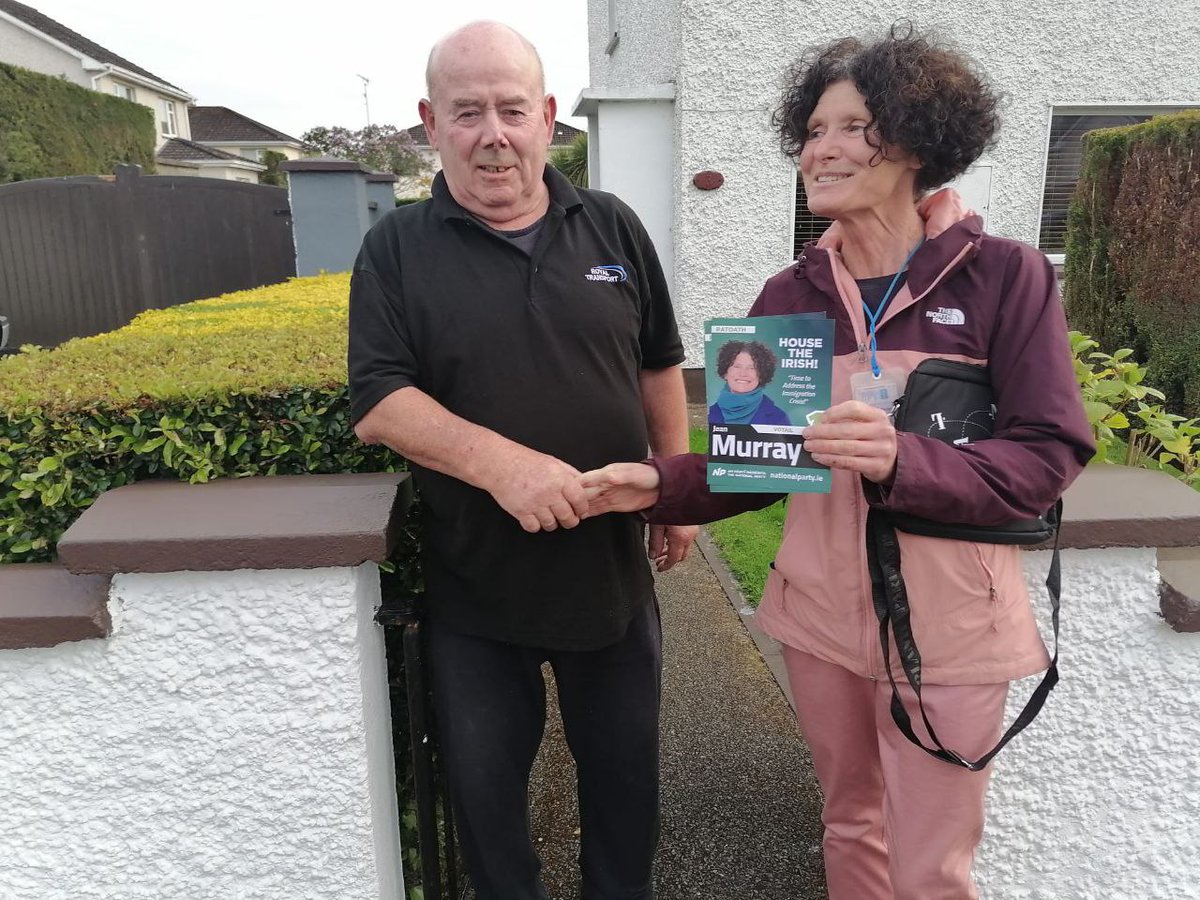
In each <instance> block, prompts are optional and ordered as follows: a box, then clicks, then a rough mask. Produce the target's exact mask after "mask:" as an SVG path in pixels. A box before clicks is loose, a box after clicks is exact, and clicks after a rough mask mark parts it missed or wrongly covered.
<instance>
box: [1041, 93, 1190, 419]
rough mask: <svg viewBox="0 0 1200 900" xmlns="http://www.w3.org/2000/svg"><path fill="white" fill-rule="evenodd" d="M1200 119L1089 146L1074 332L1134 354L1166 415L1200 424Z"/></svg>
mask: <svg viewBox="0 0 1200 900" xmlns="http://www.w3.org/2000/svg"><path fill="white" fill-rule="evenodd" d="M1197 248H1200V112H1197V111H1191V112H1185V113H1176V114H1172V115H1166V116H1158V117H1156V118H1154V119H1151V120H1150V121H1148V122H1145V123H1142V124H1140V125H1131V126H1127V127H1124V128H1109V129H1102V130H1099V131H1093V132H1091V133H1090V134H1088V135H1086V136H1085V137H1084V141H1083V166H1082V171H1081V172H1080V178H1079V186H1078V188H1077V189H1076V192H1075V196H1074V198H1073V199H1072V201H1071V207H1070V212H1069V215H1068V220H1067V253H1066V269H1065V273H1064V274H1065V282H1066V290H1065V300H1066V304H1067V314H1068V317H1069V318H1070V320H1071V324H1072V326H1073V327H1074V328H1077V329H1079V330H1081V331H1085V332H1089V333H1090V334H1091V335H1092V336H1093V337H1094V338H1095V339H1096V340H1098V341H1099V342H1100V345H1101V346H1102V347H1104V348H1105V349H1108V350H1110V351H1111V350H1113V349H1115V348H1118V347H1130V348H1132V349H1133V350H1134V353H1135V358H1136V359H1137V360H1138V362H1140V363H1142V364H1144V365H1145V366H1146V369H1147V376H1146V378H1147V381H1149V382H1151V383H1153V384H1155V385H1156V386H1157V387H1159V388H1160V389H1161V390H1162V391H1163V392H1164V393H1165V394H1166V406H1167V408H1168V409H1172V410H1175V411H1177V412H1179V413H1182V414H1184V415H1186V416H1189V417H1191V416H1197V415H1200V252H1198V251H1197Z"/></svg>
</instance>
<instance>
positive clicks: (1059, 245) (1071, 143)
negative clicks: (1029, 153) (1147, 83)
mask: <svg viewBox="0 0 1200 900" xmlns="http://www.w3.org/2000/svg"><path fill="white" fill-rule="evenodd" d="M1179 109H1181V107H1177V106H1170V107H1168V106H1163V107H1145V106H1140V107H1095V108H1088V107H1083V108H1081V107H1063V108H1061V109H1056V110H1054V112H1053V115H1052V116H1051V119H1050V143H1049V146H1048V147H1047V149H1046V180H1045V182H1044V184H1043V189H1042V218H1041V223H1040V227H1039V229H1038V248H1039V249H1040V250H1041V251H1042V252H1043V253H1050V254H1058V253H1063V252H1065V251H1066V240H1067V208H1068V207H1069V206H1070V205H1071V195H1072V194H1074V193H1075V186H1076V185H1077V184H1078V183H1079V169H1080V167H1081V165H1082V164H1083V136H1084V135H1085V134H1086V133H1087V132H1089V131H1095V130H1096V129H1097V128H1116V127H1119V126H1121V125H1136V124H1137V123H1138V122H1145V121H1146V120H1147V119H1149V118H1150V117H1151V116H1157V115H1162V114H1163V113H1170V112H1177V111H1179Z"/></svg>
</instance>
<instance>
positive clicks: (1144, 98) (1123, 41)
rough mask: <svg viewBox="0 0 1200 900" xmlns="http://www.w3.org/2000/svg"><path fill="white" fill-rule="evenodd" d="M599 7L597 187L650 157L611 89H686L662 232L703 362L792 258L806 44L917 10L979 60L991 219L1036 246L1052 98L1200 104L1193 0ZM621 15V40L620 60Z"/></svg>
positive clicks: (595, 28)
mask: <svg viewBox="0 0 1200 900" xmlns="http://www.w3.org/2000/svg"><path fill="white" fill-rule="evenodd" d="M588 8H589V46H590V52H589V58H590V63H591V85H590V86H589V88H587V89H585V91H584V95H583V97H582V98H581V102H583V103H585V104H586V101H587V98H588V97H589V96H590V97H592V98H595V100H594V102H595V105H596V109H595V110H594V111H592V112H589V113H587V114H588V115H589V131H590V132H592V133H593V134H595V133H596V129H595V128H594V127H593V121H592V119H596V120H598V121H599V124H600V130H601V139H600V141H599V146H598V147H597V148H596V151H595V152H596V155H597V156H598V159H597V163H598V165H597V166H596V167H595V168H597V169H598V172H599V175H600V178H599V181H598V182H597V183H596V186H597V187H600V188H604V189H608V184H609V183H610V179H616V178H617V175H616V172H617V170H619V169H622V168H637V167H639V166H642V165H643V158H642V154H640V153H638V152H636V151H635V149H634V148H631V147H626V146H623V145H620V144H606V143H605V142H604V140H603V122H604V117H605V112H606V108H609V107H611V106H612V105H614V104H616V103H620V102H622V100H620V99H612V100H606V99H605V97H606V95H611V94H619V95H622V96H624V97H630V96H636V95H637V94H638V92H639V91H643V92H645V91H651V90H653V89H655V88H660V87H661V86H663V85H669V86H673V88H674V100H673V105H674V122H675V131H674V136H673V139H674V147H673V156H674V159H675V164H674V168H673V171H672V172H671V173H670V182H671V185H672V190H671V194H672V199H671V211H670V216H671V222H672V223H673V224H672V227H671V228H670V229H668V230H666V231H663V230H661V229H660V230H659V232H658V233H656V232H655V231H651V236H652V237H653V238H654V239H655V241H656V242H657V243H660V245H661V244H662V243H670V244H671V245H672V247H673V249H672V250H671V251H668V252H670V254H671V255H672V257H673V259H674V270H675V273H676V274H675V278H674V284H673V289H674V298H675V303H676V309H677V313H678V315H679V319H680V327H681V331H682V333H683V337H684V343H685V346H686V347H687V349H688V353H689V362H688V363H687V364H688V365H699V364H700V361H701V359H702V354H701V343H702V342H701V324H702V322H703V321H704V319H707V318H710V317H712V316H717V315H737V314H740V313H742V312H744V311H745V310H746V309H748V308H749V306H750V304H751V303H752V302H753V300H754V297H755V296H756V295H757V293H758V290H759V288H760V287H761V286H762V283H763V281H765V280H766V279H767V278H768V277H770V276H771V275H772V274H774V273H775V272H777V271H779V270H780V269H781V268H783V267H784V266H786V265H787V264H788V263H789V262H790V261H791V258H792V236H793V228H794V226H793V219H794V196H795V189H794V184H795V182H794V179H795V174H794V170H793V167H792V165H791V163H790V162H789V161H788V160H786V159H785V158H784V157H783V156H782V154H781V153H780V151H779V148H778V143H777V141H776V139H775V136H774V134H773V133H772V132H771V130H770V129H769V127H768V119H769V111H770V109H771V107H772V106H773V105H774V103H775V102H776V100H777V98H778V91H779V86H780V79H781V75H782V73H783V72H784V70H785V69H786V67H787V66H788V65H790V64H791V63H792V62H793V61H794V60H795V59H796V58H797V57H798V56H799V55H800V53H801V52H802V51H803V49H804V48H805V47H807V46H809V45H812V44H816V43H823V42H827V41H829V40H831V39H833V38H836V37H840V36H843V35H847V34H871V33H874V34H879V33H882V31H883V30H884V29H885V28H886V27H887V26H888V25H889V24H890V23H892V22H893V21H895V20H897V19H901V18H908V19H911V20H912V21H913V22H915V23H916V24H918V25H919V26H920V27H922V28H929V27H933V28H936V29H937V30H938V32H940V34H941V35H942V36H943V37H944V38H946V39H948V40H950V41H951V42H952V43H954V44H955V45H956V46H958V47H959V48H960V49H962V50H963V51H965V52H966V53H968V54H969V55H971V56H972V57H973V58H975V59H976V60H978V61H979V63H980V64H981V66H982V67H983V69H984V70H985V71H986V72H987V73H988V74H989V75H990V76H991V78H992V80H993V81H994V82H995V84H996V85H997V86H998V87H999V88H1000V89H1001V90H1002V91H1003V92H1004V93H1005V94H1006V95H1007V102H1006V104H1005V106H1004V108H1003V127H1002V130H1001V133H1000V141H999V144H998V146H997V147H996V148H995V150H994V151H992V152H991V153H990V154H989V155H988V157H987V158H986V159H985V160H983V162H984V164H985V165H991V166H992V169H991V190H990V197H991V205H990V211H989V212H990V214H989V217H988V227H989V229H990V230H991V231H992V232H994V233H996V234H999V235H1004V236H1007V237H1013V238H1018V239H1020V240H1025V241H1029V242H1035V241H1036V240H1037V234H1038V219H1039V214H1040V207H1041V192H1042V179H1043V174H1044V168H1045V155H1046V147H1047V142H1048V139H1049V127H1050V117H1051V112H1052V110H1053V109H1054V108H1055V107H1060V108H1062V107H1078V106H1087V107H1091V106H1097V105H1100V106H1123V105H1138V106H1145V105H1151V106H1153V105H1172V104H1178V105H1195V104H1197V103H1200V67H1197V66H1196V65H1195V51H1196V47H1197V46H1200V9H1198V8H1197V4H1196V0H1163V2H1161V3H1156V4H1150V5H1146V4H1144V3H1141V2H1138V0H1115V2H1113V3H1109V4H1106V5H1105V6H1104V10H1103V15H1097V14H1096V10H1095V7H1094V4H1092V3H1090V2H1088V0H1064V2H1061V3H1055V4H1051V3H1046V2H1045V0H1040V2H1030V0H1012V2H1004V3H1000V2H986V3H978V4H967V5H963V4H959V5H956V6H954V7H949V6H947V5H946V4H945V3H941V2H938V0H911V2H905V3H900V2H890V0H889V2H880V0H873V2H870V3H867V4H861V5H859V6H854V7H846V6H834V5H828V4H826V5H822V4H819V3H816V2H813V0H732V2H730V0H719V2H718V0H689V2H686V3H680V2H678V0H668V2H663V0H589V3H588ZM610 10H611V12H612V13H613V17H614V20H615V26H616V28H617V31H618V34H619V36H620V38H619V41H618V43H617V45H616V47H615V49H613V51H612V53H611V54H608V53H606V52H605V50H606V47H607V46H608V44H609V42H610V39H611V35H610V33H609V21H610ZM705 169H715V170H717V171H719V172H721V173H723V174H724V175H725V184H724V186H723V187H721V188H720V189H719V190H716V191H710V192H704V191H700V190H698V189H696V188H695V187H693V186H692V183H691V179H692V176H693V175H694V174H695V173H696V172H699V171H702V170H705ZM611 183H613V184H617V183H619V181H615V180H614V181H611ZM622 197H623V199H625V200H626V201H627V202H629V203H630V205H632V206H633V208H634V209H635V210H637V211H638V212H639V213H640V214H642V215H643V216H644V217H646V218H650V217H652V216H653V215H655V214H656V213H652V212H651V209H652V207H657V206H660V205H662V204H663V203H664V202H665V201H663V200H661V199H659V198H658V197H657V196H654V195H652V194H650V193H647V194H645V195H641V194H629V193H624V194H622ZM657 214H661V210H659V211H657Z"/></svg>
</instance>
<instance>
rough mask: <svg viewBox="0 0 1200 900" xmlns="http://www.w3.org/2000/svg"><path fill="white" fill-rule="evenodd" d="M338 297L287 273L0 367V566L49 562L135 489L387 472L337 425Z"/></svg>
mask: <svg viewBox="0 0 1200 900" xmlns="http://www.w3.org/2000/svg"><path fill="white" fill-rule="evenodd" d="M348 291H349V278H348V276H347V275H344V274H343V275H332V276H331V275H326V276H318V277H315V278H298V279H293V280H292V281H290V282H288V283H286V284H280V285H270V286H268V287H263V288H257V289H255V290H251V291H242V292H238V293H234V294H228V295H225V296H222V297H218V298H214V299H212V300H202V301H198V302H196V303H189V304H184V305H181V306H174V307H170V308H168V309H161V310H150V311H148V312H145V313H142V314H141V315H140V316H138V317H137V318H136V319H134V321H133V322H131V323H130V324H129V325H127V326H126V327H124V328H122V329H119V330H117V331H114V332H110V333H108V334H103V335H98V336H96V337H91V338H82V339H78V340H73V341H68V342H67V343H66V344H63V345H62V346H61V347H59V348H58V349H56V350H52V351H45V350H39V349H37V348H26V352H23V353H20V354H18V355H15V356H10V357H0V563H14V562H37V561H43V560H48V559H51V558H53V555H54V546H55V543H56V542H57V540H58V538H59V537H60V536H61V534H62V532H63V531H64V530H65V529H66V528H67V527H68V526H69V525H70V524H71V522H73V521H74V520H75V519H76V518H77V517H78V516H79V514H80V513H81V512H82V511H83V510H84V509H86V508H87V507H88V506H90V505H91V504H92V502H93V501H94V500H95V499H96V497H98V496H99V495H100V494H101V493H103V492H104V491H106V490H108V489H110V488H114V487H119V486H121V485H124V484H129V483H132V482H135V481H141V480H145V479H150V478H170V479H174V480H181V481H187V482H192V483H197V482H205V481H210V480H212V479H214V478H227V477H244V476H247V475H283V474H303V473H307V472H314V473H332V472H363V471H374V472H377V471H393V470H395V469H397V468H400V467H402V466H403V462H402V460H400V459H399V458H398V457H395V456H394V455H392V454H391V453H390V452H389V451H387V450H386V449H383V448H379V447H368V446H365V445H363V444H361V443H359V441H358V440H357V438H356V437H355V435H354V432H353V430H352V428H351V426H350V410H349V405H348V402H347V387H346V362H345V355H346V350H345V348H346V324H347V294H348ZM413 544H414V545H415V544H416V538H415V535H414V536H413Z"/></svg>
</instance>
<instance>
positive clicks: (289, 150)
mask: <svg viewBox="0 0 1200 900" xmlns="http://www.w3.org/2000/svg"><path fill="white" fill-rule="evenodd" d="M188 118H189V120H190V121H191V128H192V140H193V141H195V142H196V143H198V144H203V145H204V146H205V147H209V148H212V149H215V150H223V151H224V152H226V153H232V154H233V155H234V156H239V157H241V158H243V159H248V160H251V161H252V162H257V163H261V162H262V161H263V158H264V156H265V155H266V153H267V151H269V150H273V151H274V152H276V153H282V154H283V155H284V156H285V157H287V158H288V159H299V158H300V157H302V156H303V155H304V144H303V143H302V142H301V141H300V139H299V138H294V137H292V136H291V135H290V134H284V133H283V132H282V131H277V130H276V129H274V128H271V127H270V126H269V125H264V124H263V123H262V122H256V121H254V119H251V118H250V117H249V116H243V115H242V114H241V113H239V112H235V111H234V110H232V109H230V108H229V107H227V106H192V107H191V108H190V109H188Z"/></svg>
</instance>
